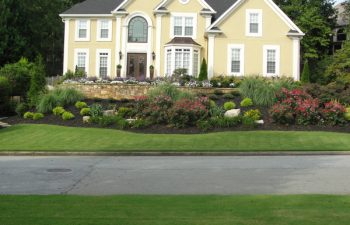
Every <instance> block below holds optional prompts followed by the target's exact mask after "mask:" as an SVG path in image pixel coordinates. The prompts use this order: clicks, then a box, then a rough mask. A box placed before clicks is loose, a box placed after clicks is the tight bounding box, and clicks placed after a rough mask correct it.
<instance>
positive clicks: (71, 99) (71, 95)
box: [54, 88, 84, 106]
mask: <svg viewBox="0 0 350 225" xmlns="http://www.w3.org/2000/svg"><path fill="white" fill-rule="evenodd" d="M54 94H57V95H58V99H59V102H60V105H61V106H68V105H73V104H75V103H76V102H78V101H80V100H82V99H83V98H84V95H83V94H82V93H81V92H80V91H77V90H76V89H74V88H66V89H58V90H56V91H54Z"/></svg>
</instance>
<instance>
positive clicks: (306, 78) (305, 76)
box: [300, 60, 310, 84]
mask: <svg viewBox="0 0 350 225" xmlns="http://www.w3.org/2000/svg"><path fill="white" fill-rule="evenodd" d="M300 81H301V83H303V84H306V83H310V69H309V61H307V60H306V61H305V64H304V68H303V72H302V73H301V78H300Z"/></svg>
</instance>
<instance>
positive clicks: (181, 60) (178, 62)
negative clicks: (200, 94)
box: [165, 46, 199, 77]
mask: <svg viewBox="0 0 350 225" xmlns="http://www.w3.org/2000/svg"><path fill="white" fill-rule="evenodd" d="M165 51H166V54H165V55H166V60H165V61H166V65H165V71H166V76H172V75H173V73H174V71H175V70H176V69H186V71H187V74H188V75H191V76H195V77H196V76H198V71H199V49H198V48H195V47H176V46H172V47H167V48H166V49H165Z"/></svg>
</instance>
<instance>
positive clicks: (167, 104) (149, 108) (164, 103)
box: [142, 95, 174, 124]
mask: <svg viewBox="0 0 350 225" xmlns="http://www.w3.org/2000/svg"><path fill="white" fill-rule="evenodd" d="M173 104H174V103H173V100H172V99H171V98H170V97H169V96H167V95H160V96H157V97H155V98H153V99H152V100H150V101H148V103H145V104H144V108H143V110H142V117H144V118H148V119H149V120H150V121H152V122H153V123H156V124H165V123H166V122H167V121H168V118H169V116H168V114H169V112H168V111H169V109H170V108H171V107H172V106H173Z"/></svg>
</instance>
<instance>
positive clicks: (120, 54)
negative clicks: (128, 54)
mask: <svg viewBox="0 0 350 225" xmlns="http://www.w3.org/2000/svg"><path fill="white" fill-rule="evenodd" d="M122 58H123V53H122V51H120V52H119V60H122Z"/></svg>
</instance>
